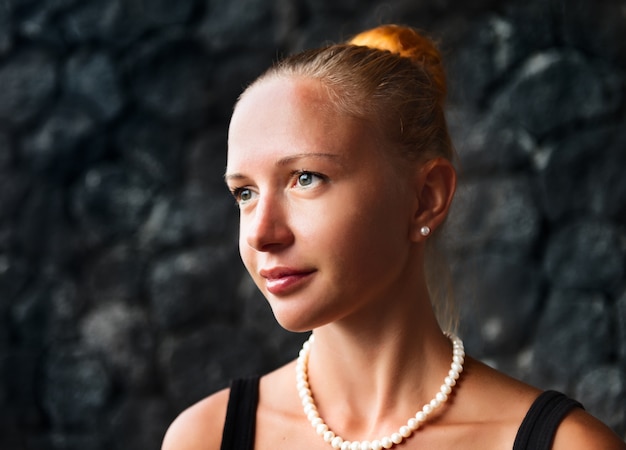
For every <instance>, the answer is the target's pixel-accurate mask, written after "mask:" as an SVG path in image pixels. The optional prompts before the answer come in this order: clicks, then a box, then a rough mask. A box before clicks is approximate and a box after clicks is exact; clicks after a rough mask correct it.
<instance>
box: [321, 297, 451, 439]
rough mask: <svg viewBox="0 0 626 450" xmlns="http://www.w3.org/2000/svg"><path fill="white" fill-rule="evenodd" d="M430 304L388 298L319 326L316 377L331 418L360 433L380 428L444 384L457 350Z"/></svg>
mask: <svg viewBox="0 0 626 450" xmlns="http://www.w3.org/2000/svg"><path fill="white" fill-rule="evenodd" d="M425 304H428V305H429V303H428V302H415V301H412V302H407V305H406V306H405V307H397V308H389V305H387V308H386V309H385V311H384V312H383V311H381V310H374V311H370V312H369V313H368V314H369V316H370V317H369V318H364V317H359V318H357V319H355V320H354V321H339V322H335V323H333V324H330V325H327V326H324V327H322V328H319V329H316V330H315V332H314V334H315V343H314V345H313V347H312V350H311V356H310V360H309V380H310V383H311V389H312V391H313V395H314V397H315V398H316V401H317V407H318V408H319V411H320V414H321V415H322V416H323V417H324V418H325V419H326V420H327V422H328V423H329V424H330V423H334V424H335V426H336V427H337V428H339V429H341V428H343V429H344V430H345V431H346V432H347V433H354V434H355V435H356V436H371V435H376V434H377V433H378V434H381V433H384V432H385V430H388V429H389V427H392V428H393V427H395V426H396V425H397V423H398V421H399V420H400V421H402V420H406V418H407V417H409V416H411V415H413V414H415V412H417V410H419V408H421V406H422V405H423V404H424V403H426V402H428V401H429V400H430V399H431V398H432V397H433V395H434V394H435V393H436V392H437V391H438V389H439V387H440V386H441V383H442V380H443V379H444V377H445V376H446V374H447V372H448V369H449V367H450V361H451V357H452V350H451V346H450V342H449V340H448V338H447V337H445V336H444V335H443V333H442V332H441V330H440V329H439V326H438V325H437V322H436V319H435V317H434V314H433V312H432V309H431V308H430V307H428V308H425V307H421V308H420V307H419V305H425ZM383 309H384V308H383ZM364 314H365V313H364ZM385 324H394V326H393V327H391V326H385Z"/></svg>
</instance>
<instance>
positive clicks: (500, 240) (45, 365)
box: [0, 0, 626, 450]
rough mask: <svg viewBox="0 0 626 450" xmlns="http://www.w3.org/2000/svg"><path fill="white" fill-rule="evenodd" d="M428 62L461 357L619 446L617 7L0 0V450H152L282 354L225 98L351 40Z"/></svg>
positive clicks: (575, 0) (349, 0)
mask: <svg viewBox="0 0 626 450" xmlns="http://www.w3.org/2000/svg"><path fill="white" fill-rule="evenodd" d="M381 22H400V23H406V24H410V25H413V26H417V27H421V28H424V29H427V30H429V31H430V32H431V33H432V34H433V35H434V36H435V37H436V38H437V39H439V41H440V42H441V47H442V49H443V51H444V54H445V55H446V61H447V66H448V71H449V74H450V90H451V95H450V114H449V116H450V125H451V130H452V134H453V137H454V140H455V143H456V146H457V148H458V152H459V155H460V161H459V162H460V166H461V168H462V174H463V175H462V184H461V188H460V192H459V195H458V198H457V200H456V204H455V209H454V212H453V216H452V217H451V219H450V224H449V230H448V236H447V238H446V240H445V241H446V242H447V243H448V247H449V260H450V265H451V273H452V280H453V285H454V288H455V290H456V296H457V298H458V301H459V304H460V309H461V315H462V326H461V329H462V335H463V337H464V338H465V340H466V343H467V347H468V349H469V351H470V353H472V354H473V355H475V356H477V357H480V358H482V359H484V360H485V361H488V362H490V363H491V364H493V365H495V366H497V367H499V368H501V369H502V370H505V371H507V372H509V373H511V374H513V375H515V376H518V377H521V378H523V379H525V380H527V381H529V382H532V383H535V384H537V385H539V386H541V387H543V388H558V389H561V390H563V391H565V392H567V393H569V394H571V395H573V396H576V397H578V398H579V399H580V400H581V401H583V402H584V403H585V404H586V406H587V408H588V410H590V411H591V412H592V413H594V414H596V415H597V416H599V417H600V418H601V419H602V420H604V421H606V422H607V423H608V424H609V425H611V426H612V427H613V428H614V429H615V430H616V431H618V432H619V433H620V434H621V435H622V436H624V435H625V434H626V425H625V424H626V410H625V407H624V405H626V376H625V375H626V282H625V279H624V269H625V268H624V265H625V261H626V258H625V252H626V227H625V223H626V179H625V178H624V175H623V170H624V168H625V167H626V127H625V117H626V107H625V106H626V98H625V95H626V91H625V87H626V86H625V80H626V79H625V77H624V74H625V71H626V62H625V61H626V2H624V1H623V0H619V1H618V0H602V1H592V0H560V1H557V0H548V1H546V0H524V1H495V0H479V1H472V2H465V1H452V0H438V1H430V2H426V1H424V2H416V1H414V0H411V1H409V0H389V1H386V2H375V1H359V2H357V1H354V0H344V1H336V0H333V1H319V0H296V1H291V2H289V1H287V0H274V1H264V0H177V1H167V0H153V1H147V0H81V1H78V0H56V1H43V0H4V1H2V2H0V89H1V92H2V93H1V95H0V448H2V449H6V450H21V449H38V450H39V449H41V450H48V449H50V450H52V449H54V450H57V449H59V450H60V449H64V450H66V449H67V450H70V449H71V450H74V449H80V450H92V449H93V450H95V449H98V450H100V449H107V450H110V449H125V450H135V449H136V450H140V449H141V450H145V449H149V448H158V447H159V444H160V441H161V438H162V435H163V433H164V431H165V429H166V427H167V424H168V423H169V422H170V421H171V420H172V419H173V417H174V416H175V415H176V414H177V413H178V412H179V411H181V410H182V409H183V408H185V407H186V406H188V405H189V404H191V403H192V402H194V401H196V400H198V399H200V398H201V397H202V396H204V395H207V394H209V393H210V392H212V391H214V390H216V389H218V388H220V387H223V386H225V385H226V383H227V380H228V379H229V378H231V377H234V376H237V375H242V374H245V373H249V372H258V371H268V370H270V369H272V368H273V367H276V366H277V365H279V364H282V363H284V362H286V361H288V360H290V359H292V358H293V357H295V355H296V352H297V348H298V347H299V345H300V342H301V341H302V340H303V337H302V336H299V335H291V334H288V333H286V332H284V331H281V330H280V329H279V328H278V326H277V325H275V324H274V322H273V318H272V316H271V312H270V311H269V310H268V308H267V306H266V305H265V302H264V300H263V299H262V298H261V297H260V295H259V294H258V293H257V292H256V290H255V288H254V286H252V284H251V282H250V281H249V280H248V278H247V276H246V274H245V271H244V269H243V266H242V265H241V263H240V261H239V257H238V253H237V248H236V235H237V210H236V208H235V206H234V204H233V202H232V201H231V200H230V198H229V195H228V194H227V192H226V189H225V188H224V187H223V186H222V181H221V175H222V172H223V169H224V165H225V147H226V139H225V136H226V131H227V126H228V120H229V115H230V111H231V108H232V105H233V103H234V101H235V99H236V97H237V95H238V94H239V92H240V91H241V89H242V87H243V86H245V85H246V83H248V82H249V81H251V80H252V79H253V78H254V77H255V76H256V75H258V74H259V73H260V72H261V71H262V70H263V69H264V68H265V67H267V65H268V64H269V63H270V62H271V61H272V60H273V59H275V57H276V55H277V54H283V53H289V52H292V51H295V50H298V49H302V48H304V47H309V46H313V45H318V44H320V43H322V42H324V41H327V40H332V41H336V40H340V39H343V38H345V37H347V36H349V35H350V34H352V33H354V32H356V31H359V30H361V29H362V28H364V27H369V26H372V25H376V24H378V23H381Z"/></svg>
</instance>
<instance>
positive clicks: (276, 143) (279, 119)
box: [228, 76, 371, 167]
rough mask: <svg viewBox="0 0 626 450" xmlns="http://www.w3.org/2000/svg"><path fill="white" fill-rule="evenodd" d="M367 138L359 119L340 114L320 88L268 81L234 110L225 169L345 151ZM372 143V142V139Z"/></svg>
mask: <svg viewBox="0 0 626 450" xmlns="http://www.w3.org/2000/svg"><path fill="white" fill-rule="evenodd" d="M365 135H369V137H370V138H371V133H370V132H368V131H367V127H366V126H364V123H363V121H362V120H360V119H356V118H353V117H350V116H347V115H345V114H341V113H339V112H338V111H337V109H336V108H335V107H334V106H333V104H332V102H331V101H330V97H329V93H328V92H327V90H326V89H325V88H324V86H323V85H322V83H321V82H319V81H317V80H312V79H306V78H295V77H291V78H290V77H278V76H274V77H270V78H268V79H263V80H261V81H260V82H257V83H256V84H254V85H252V86H251V87H250V88H249V89H248V90H247V91H246V92H245V94H244V95H243V96H242V98H241V100H240V101H239V103H238V104H237V106H236V108H235V111H234V113H233V117H232V119H231V123H230V128H229V136H228V161H229V163H228V165H229V167H230V166H231V165H232V164H234V163H236V162H239V160H241V159H242V158H245V159H246V160H250V159H254V158H256V157H260V156H262V155H264V154H267V152H268V151H271V152H272V153H273V154H274V155H275V156H277V157H280V156H287V155H288V154H289V152H293V153H295V152H307V151H311V152H313V151H315V152H319V151H329V150H332V151H345V150H346V147H351V146H353V145H355V144H356V143H357V142H359V141H362V140H364V139H366V136H365ZM370 140H371V139H370Z"/></svg>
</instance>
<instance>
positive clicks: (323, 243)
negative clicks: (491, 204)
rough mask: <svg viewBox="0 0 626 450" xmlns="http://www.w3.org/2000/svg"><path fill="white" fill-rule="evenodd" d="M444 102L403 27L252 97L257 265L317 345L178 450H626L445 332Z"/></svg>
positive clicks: (449, 176)
mask: <svg viewBox="0 0 626 450" xmlns="http://www.w3.org/2000/svg"><path fill="white" fill-rule="evenodd" d="M445 91H446V85H445V79H444V74H443V69H442V65H441V61H440V55H439V52H438V51H437V50H436V49H435V47H434V46H433V44H432V43H431V42H430V41H429V40H428V39H426V38H425V37H423V36H422V35H420V34H419V33H417V32H416V31H414V30H412V29H410V28H406V27H398V26H393V25H392V26H382V27H378V28H376V29H373V30H370V31H367V32H364V33H362V34H360V35H358V36H357V37H355V38H354V39H353V40H352V41H351V42H350V43H348V44H343V45H334V46H330V47H327V48H322V49H318V50H312V51H306V52H303V53H301V54H299V55H295V56H292V57H290V58H287V59H286V60H284V61H282V62H281V63H279V64H277V65H276V66H275V67H273V68H271V69H270V70H269V71H268V72H267V73H265V74H264V75H263V76H261V77H260V78H259V79H258V80H257V81H256V82H255V83H253V84H252V85H251V86H250V87H249V88H248V89H246V91H245V92H244V93H243V95H242V96H241V98H240V100H239V102H238V103H237V106H236V108H235V111H234V113H233V117H232V121H231V125H230V130H229V148H228V165H227V170H226V176H225V177H226V182H227V184H228V186H229V188H230V190H231V191H232V193H233V195H234V197H235V199H236V200H237V202H238V204H239V207H240V214H241V228H240V241H239V246H240V252H241V257H242V259H243V261H244V264H245V266H246V268H247V270H248V271H249V272H250V275H251V276H252V278H253V279H254V281H255V283H256V284H257V286H258V287H259V289H260V290H261V291H262V292H263V294H264V295H265V297H266V298H267V300H268V301H269V303H270V305H271V307H272V310H273V312H274V315H275V316H276V319H277V320H278V321H279V323H280V324H281V325H282V326H283V327H284V328H286V329H288V330H292V331H308V330H313V336H314V340H313V339H312V340H311V341H310V342H308V343H307V344H305V345H304V347H303V351H302V352H301V355H300V357H299V358H298V360H297V361H294V362H292V363H290V364H288V365H286V366H285V367H282V368H280V369H278V370H276V371H275V372H272V373H270V374H268V375H265V376H263V377H261V378H260V381H257V379H251V380H247V381H240V382H237V383H235V384H233V387H232V389H231V390H224V391H221V392H218V393H216V394H214V395H212V396H210V397H208V398H206V399H204V400H202V401H201V402H199V403H197V404H196V405H194V406H192V407H191V408H189V409H188V410H187V411H185V412H184V413H183V414H181V415H180V416H179V417H178V418H177V419H176V421H175V422H174V423H173V424H172V426H171V427H170V429H169V430H168V432H167V435H166V438H165V440H164V443H163V449H164V450H199V449H203V450H204V449H206V450H217V449H219V448H222V449H253V448H254V449H271V450H276V449H294V448H302V449H311V450H315V449H320V450H323V449H326V450H328V449H332V448H335V449H344V450H346V449H352V450H353V449H363V450H369V449H374V450H379V449H381V448H392V447H395V446H398V448H404V449H432V448H437V449H448V448H450V449H452V448H454V449H460V448H462V449H481V450H488V449H511V448H515V449H522V448H532V449H541V448H554V449H568V450H571V449H578V448H581V449H582V448H584V449H590V448H602V449H624V448H626V446H625V445H624V443H623V442H621V441H620V439H619V438H618V437H617V436H615V435H614V434H613V433H612V432H611V431H610V430H609V429H608V428H607V427H605V426H604V425H603V424H601V423H600V422H598V421H597V420H596V419H594V418H592V417H591V416H589V415H588V414H586V413H585V412H584V410H583V409H582V408H580V407H579V405H578V404H577V403H576V402H574V401H572V400H569V399H567V398H564V397H562V396H558V395H557V394H555V393H547V394H546V393H544V394H542V393H541V392H540V391H539V390H537V389H535V388H533V387H530V386H527V385H525V384H523V383H521V382H518V381H516V380H513V379H511V378H508V377H507V376H505V375H503V374H501V373H499V372H496V371H494V370H492V369H490V368H489V367H487V366H485V365H483V364H481V363H480V362H478V361H475V360H473V359H471V358H465V356H464V353H463V346H462V342H461V341H460V340H459V339H458V338H457V337H455V336H454V335H446V334H444V333H443V332H442V330H441V328H440V322H439V321H438V320H437V318H436V314H435V312H434V310H435V309H437V308H438V307H442V305H441V303H440V302H441V300H440V299H436V298H431V293H432V292H435V291H436V289H435V288H434V286H433V284H432V283H427V277H426V275H425V272H426V271H427V269H428V268H429V261H430V258H429V257H428V254H429V252H427V248H428V247H430V245H431V244H430V242H431V240H432V238H433V235H434V234H436V233H437V231H438V230H439V229H440V228H441V226H442V224H443V223H444V221H445V218H446V215H447V213H448V210H449V207H450V203H451V201H452V197H453V194H454V190H455V184H456V174H455V170H454V168H453V166H452V163H451V160H452V158H453V150H452V145H451V143H450V138H449V136H448V132H447V127H446V122H445V118H444V112H443V104H444V98H445ZM441 309H445V307H443V308H441ZM257 388H258V391H257ZM533 405H534V406H533ZM531 406H532V412H529V410H531ZM227 411H228V412H227ZM542 414H544V415H545V416H542ZM537 415H539V416H537ZM227 416H228V417H227ZM546 417H548V418H546ZM523 422H524V425H522V423H523ZM559 423H560V424H559ZM535 425H537V426H535ZM540 425H543V427H542V426H540ZM532 429H534V432H530V430H532ZM541 442H542V443H541Z"/></svg>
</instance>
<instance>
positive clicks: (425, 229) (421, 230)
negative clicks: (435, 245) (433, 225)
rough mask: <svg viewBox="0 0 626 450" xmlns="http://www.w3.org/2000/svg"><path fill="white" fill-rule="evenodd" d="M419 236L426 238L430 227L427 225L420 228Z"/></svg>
mask: <svg viewBox="0 0 626 450" xmlns="http://www.w3.org/2000/svg"><path fill="white" fill-rule="evenodd" d="M420 234H421V235H422V236H428V235H429V234H430V227H429V226H428V225H424V226H423V227H422V228H420Z"/></svg>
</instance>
